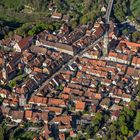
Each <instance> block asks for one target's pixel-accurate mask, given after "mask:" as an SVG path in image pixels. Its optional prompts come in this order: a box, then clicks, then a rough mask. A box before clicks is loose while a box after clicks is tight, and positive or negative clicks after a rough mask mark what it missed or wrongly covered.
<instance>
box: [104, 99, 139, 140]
mask: <svg viewBox="0 0 140 140" xmlns="http://www.w3.org/2000/svg"><path fill="white" fill-rule="evenodd" d="M139 124H140V111H139V108H138V103H137V101H132V102H131V103H130V105H129V107H124V109H123V110H122V112H121V114H120V116H119V118H118V120H117V121H114V122H112V123H111V124H110V125H109V126H107V130H108V131H107V132H106V137H104V139H106V140H108V139H110V140H114V139H116V140H127V139H128V138H129V139H132V138H133V135H134V134H136V132H137V131H139V130H140V125H139ZM118 128H119V129H118Z"/></svg>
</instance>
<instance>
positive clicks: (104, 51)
mask: <svg viewBox="0 0 140 140" xmlns="http://www.w3.org/2000/svg"><path fill="white" fill-rule="evenodd" d="M103 44H104V45H103V46H104V47H103V56H106V55H107V54H108V44H109V40H108V33H107V32H106V34H105V36H104V40H103Z"/></svg>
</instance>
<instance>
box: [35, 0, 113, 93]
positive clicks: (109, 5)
mask: <svg viewBox="0 0 140 140" xmlns="http://www.w3.org/2000/svg"><path fill="white" fill-rule="evenodd" d="M113 2H114V0H109V3H108V7H107V11H106V14H105V19H106V24H108V23H109V18H110V14H111V9H112V6H113ZM106 32H107V31H106ZM105 36H106V33H104V34H103V35H102V36H101V37H100V38H98V39H97V40H96V41H95V42H94V43H93V44H91V45H89V46H88V47H86V48H85V49H84V50H82V51H81V52H79V53H78V54H76V55H75V56H74V57H73V58H72V59H70V60H69V61H68V62H67V63H66V64H64V65H63V66H62V67H61V68H60V69H59V70H58V71H57V72H56V73H54V74H53V75H52V76H51V77H50V78H49V79H48V80H46V81H45V82H44V83H43V84H42V85H41V86H40V87H39V89H38V90H37V91H35V92H34V93H33V94H34V95H35V94H37V93H40V91H41V90H42V89H43V88H44V86H45V85H47V84H48V83H49V82H50V81H51V80H52V79H53V78H54V77H55V76H56V75H58V74H59V73H60V72H61V71H62V70H63V69H64V67H66V66H68V65H70V64H72V63H73V62H74V61H75V60H76V58H77V57H80V56H82V55H83V54H84V53H85V52H86V51H87V50H89V49H90V48H92V47H93V46H95V45H96V44H97V43H98V42H100V41H101V40H102V39H103V38H104V37H105Z"/></svg>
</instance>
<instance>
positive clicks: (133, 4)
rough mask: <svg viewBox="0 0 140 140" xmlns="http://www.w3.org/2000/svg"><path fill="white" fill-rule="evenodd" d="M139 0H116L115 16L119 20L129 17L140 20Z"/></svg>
mask: <svg viewBox="0 0 140 140" xmlns="http://www.w3.org/2000/svg"><path fill="white" fill-rule="evenodd" d="M139 5H140V1H139V0H115V2H114V8H113V11H114V17H115V19H116V20H117V21H119V22H122V21H126V17H128V18H129V19H130V20H132V21H136V22H140V18H139V14H140V9H139Z"/></svg>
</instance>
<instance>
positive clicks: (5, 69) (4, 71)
mask: <svg viewBox="0 0 140 140" xmlns="http://www.w3.org/2000/svg"><path fill="white" fill-rule="evenodd" d="M6 64H7V57H6V56H4V59H3V67H2V77H3V81H4V83H5V82H6V81H7V80H8V75H7V68H6Z"/></svg>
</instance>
